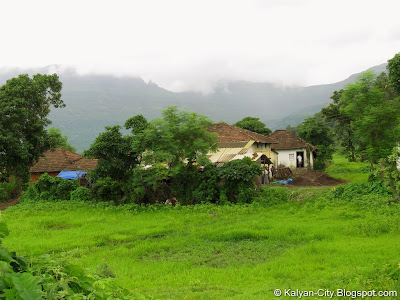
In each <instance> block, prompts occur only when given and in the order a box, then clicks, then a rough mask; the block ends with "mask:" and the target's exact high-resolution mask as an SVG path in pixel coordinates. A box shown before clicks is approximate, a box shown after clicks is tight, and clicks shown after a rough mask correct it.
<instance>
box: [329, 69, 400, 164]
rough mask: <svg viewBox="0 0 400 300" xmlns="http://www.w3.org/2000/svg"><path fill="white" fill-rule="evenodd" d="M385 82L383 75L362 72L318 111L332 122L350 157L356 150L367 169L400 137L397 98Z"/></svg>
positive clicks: (388, 151) (391, 147)
mask: <svg viewBox="0 0 400 300" xmlns="http://www.w3.org/2000/svg"><path fill="white" fill-rule="evenodd" d="M390 76H393V74H392V75H390V74H389V78H390ZM385 82H387V77H386V76H385V75H380V76H379V77H378V78H376V75H375V74H374V73H373V72H370V71H367V72H364V73H362V74H361V75H360V76H358V78H357V81H356V82H355V83H351V84H348V85H346V87H345V88H344V89H343V90H342V91H339V92H335V94H334V96H333V97H332V99H333V100H334V103H332V104H330V105H329V106H328V107H327V108H325V109H323V110H322V113H323V114H324V116H325V118H327V119H328V120H335V121H336V122H335V130H336V134H337V136H338V137H339V140H341V141H342V145H343V146H345V149H346V150H347V151H349V152H350V153H351V156H352V158H353V160H354V158H355V153H357V154H358V155H360V156H361V157H363V158H366V159H367V160H368V161H369V162H370V163H371V169H372V168H373V164H374V163H377V162H378V160H379V159H380V158H384V157H387V156H388V155H389V154H390V153H391V150H392V149H393V147H394V146H395V145H396V144H397V143H398V141H399V138H400V127H399V125H400V115H399V113H400V102H399V100H400V99H399V98H394V97H396V96H397V93H396V92H395V91H393V90H391V89H390V87H388V85H387V84H385Z"/></svg>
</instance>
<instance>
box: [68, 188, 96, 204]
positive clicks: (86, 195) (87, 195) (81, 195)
mask: <svg viewBox="0 0 400 300" xmlns="http://www.w3.org/2000/svg"><path fill="white" fill-rule="evenodd" d="M91 200H93V196H92V191H91V190H89V189H88V188H85V187H83V186H80V187H78V188H77V189H76V190H74V191H72V192H71V201H91Z"/></svg>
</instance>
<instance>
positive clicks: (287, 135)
mask: <svg viewBox="0 0 400 300" xmlns="http://www.w3.org/2000/svg"><path fill="white" fill-rule="evenodd" d="M269 137H270V138H271V139H274V140H276V141H277V142H278V143H277V144H273V145H272V149H273V150H278V149H282V150H288V149H299V148H307V147H310V148H311V150H312V151H316V150H317V147H315V146H314V145H311V144H310V143H308V142H306V141H305V140H303V139H301V138H299V137H298V136H297V135H295V134H294V133H291V132H290V131H289V130H275V131H274V132H273V133H271V134H270V135H269Z"/></svg>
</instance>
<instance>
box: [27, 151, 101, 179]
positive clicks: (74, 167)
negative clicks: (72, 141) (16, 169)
mask: <svg viewBox="0 0 400 300" xmlns="http://www.w3.org/2000/svg"><path fill="white" fill-rule="evenodd" d="M43 155H44V156H43V157H41V158H40V159H39V161H38V162H37V163H36V164H34V165H33V166H32V167H31V169H30V172H31V173H45V172H61V171H62V170H68V171H85V172H88V171H90V170H93V169H94V168H95V167H96V165H97V159H87V158H85V157H82V156H80V155H79V154H77V153H74V152H71V151H69V150H66V149H63V148H57V149H55V150H47V151H46V152H44V153H43Z"/></svg>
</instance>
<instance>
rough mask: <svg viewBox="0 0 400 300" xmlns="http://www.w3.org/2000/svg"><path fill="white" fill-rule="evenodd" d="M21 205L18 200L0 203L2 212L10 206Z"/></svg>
mask: <svg viewBox="0 0 400 300" xmlns="http://www.w3.org/2000/svg"><path fill="white" fill-rule="evenodd" d="M18 203H19V201H18V200H12V201H10V202H4V203H0V210H5V209H6V208H7V207H9V206H13V205H17V204H18Z"/></svg>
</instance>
